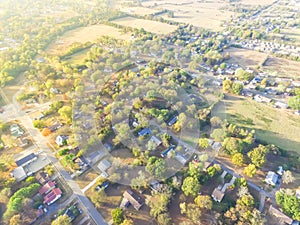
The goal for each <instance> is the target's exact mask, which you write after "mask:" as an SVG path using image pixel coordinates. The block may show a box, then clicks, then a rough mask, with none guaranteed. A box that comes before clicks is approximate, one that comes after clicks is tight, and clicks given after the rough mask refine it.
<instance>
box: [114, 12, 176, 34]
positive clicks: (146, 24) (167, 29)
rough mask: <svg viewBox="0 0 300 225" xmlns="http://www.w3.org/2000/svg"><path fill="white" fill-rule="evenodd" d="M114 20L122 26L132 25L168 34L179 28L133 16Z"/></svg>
mask: <svg viewBox="0 0 300 225" xmlns="http://www.w3.org/2000/svg"><path fill="white" fill-rule="evenodd" d="M112 22H114V23H116V24H119V25H122V26H130V27H134V28H138V29H140V28H144V29H145V30H146V31H148V32H153V33H156V34H168V33H171V32H173V31H175V30H176V29H177V26H173V25H169V24H166V23H161V22H157V21H152V20H144V19H137V18H134V17H131V16H127V17H123V18H120V19H116V20H113V21H112Z"/></svg>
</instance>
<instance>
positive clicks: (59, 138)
mask: <svg viewBox="0 0 300 225" xmlns="http://www.w3.org/2000/svg"><path fill="white" fill-rule="evenodd" d="M68 139H69V137H68V136H66V135H58V136H57V137H56V139H55V143H56V144H57V145H58V146H63V145H65V144H67V140H68Z"/></svg>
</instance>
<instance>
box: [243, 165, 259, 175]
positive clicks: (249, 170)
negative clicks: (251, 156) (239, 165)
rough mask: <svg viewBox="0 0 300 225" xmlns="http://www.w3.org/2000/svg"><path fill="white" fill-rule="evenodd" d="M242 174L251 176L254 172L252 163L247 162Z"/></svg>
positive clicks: (254, 168)
mask: <svg viewBox="0 0 300 225" xmlns="http://www.w3.org/2000/svg"><path fill="white" fill-rule="evenodd" d="M244 174H245V175H247V176H248V177H253V176H254V175H255V174H256V167H255V165H254V164H249V165H248V166H247V167H246V168H245V169H244Z"/></svg>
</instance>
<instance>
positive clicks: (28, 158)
mask: <svg viewBox="0 0 300 225" xmlns="http://www.w3.org/2000/svg"><path fill="white" fill-rule="evenodd" d="M36 159H37V156H36V155H35V154H34V153H31V154H29V155H27V156H25V157H23V158H21V159H19V160H16V164H17V166H26V165H28V164H29V163H31V162H33V161H34V160H36Z"/></svg>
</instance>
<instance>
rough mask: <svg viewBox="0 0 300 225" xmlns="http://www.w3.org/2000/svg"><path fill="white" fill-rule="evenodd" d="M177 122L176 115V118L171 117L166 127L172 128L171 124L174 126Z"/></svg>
mask: <svg viewBox="0 0 300 225" xmlns="http://www.w3.org/2000/svg"><path fill="white" fill-rule="evenodd" d="M177 120H178V116H177V115H176V116H173V117H172V118H171V119H170V120H169V122H168V123H167V124H168V126H172V125H173V124H175V123H176V122H177Z"/></svg>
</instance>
